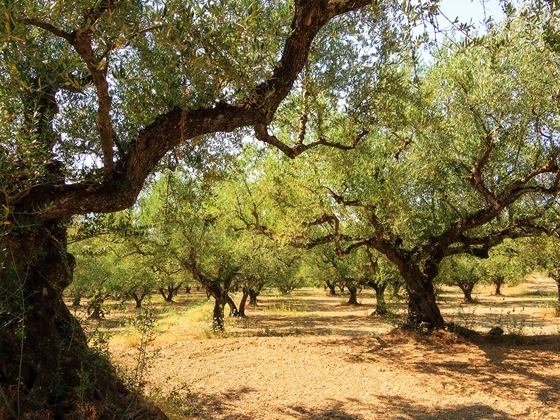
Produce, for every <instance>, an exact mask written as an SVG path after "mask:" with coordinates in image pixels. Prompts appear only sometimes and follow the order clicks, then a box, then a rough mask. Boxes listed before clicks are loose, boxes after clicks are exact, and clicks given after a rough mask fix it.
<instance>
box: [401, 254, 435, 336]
mask: <svg viewBox="0 0 560 420" xmlns="http://www.w3.org/2000/svg"><path fill="white" fill-rule="evenodd" d="M401 275H402V277H403V278H404V280H405V283H406V290H407V292H408V316H407V324H408V325H409V326H411V327H414V328H423V329H434V328H441V327H443V326H444V324H445V321H444V320H443V317H442V316H441V312H440V310H439V307H438V305H437V302H436V294H435V291H434V284H433V279H432V278H430V277H428V276H427V275H425V274H423V273H422V272H421V271H420V270H419V269H418V268H417V267H415V266H412V265H410V266H408V267H407V269H406V270H401Z"/></svg>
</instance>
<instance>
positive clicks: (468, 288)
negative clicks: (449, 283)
mask: <svg viewBox="0 0 560 420" xmlns="http://www.w3.org/2000/svg"><path fill="white" fill-rule="evenodd" d="M456 284H457V286H459V288H460V289H461V290H462V291H463V295H464V301H465V302H472V301H473V298H472V291H473V289H474V285H475V283H465V282H460V281H459V282H457V283H456Z"/></svg>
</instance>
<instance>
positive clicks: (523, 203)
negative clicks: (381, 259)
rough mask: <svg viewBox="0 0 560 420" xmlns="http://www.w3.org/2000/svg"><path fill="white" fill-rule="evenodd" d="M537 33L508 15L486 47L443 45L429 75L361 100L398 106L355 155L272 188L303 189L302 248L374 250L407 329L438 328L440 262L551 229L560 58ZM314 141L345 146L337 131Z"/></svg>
mask: <svg viewBox="0 0 560 420" xmlns="http://www.w3.org/2000/svg"><path fill="white" fill-rule="evenodd" d="M541 17H542V16H541ZM537 21H539V17H538V16H537V17H535V18H534V19H527V14H526V13H525V12H523V13H520V14H519V15H512V16H510V17H509V18H508V21H507V24H504V25H495V26H494V27H493V28H491V30H490V31H489V33H488V34H486V35H485V36H483V37H480V38H476V39H465V40H464V41H462V42H461V41H455V42H451V41H450V42H449V44H448V45H446V46H444V47H442V48H440V49H438V50H437V51H435V52H434V62H433V64H432V65H430V66H429V67H427V68H426V69H425V70H424V71H418V69H416V68H414V67H409V66H406V65H403V66H401V67H399V72H398V73H397V74H396V75H395V74H394V84H393V85H392V89H393V90H394V91H399V92H400V93H401V94H400V95H398V97H397V98H395V97H394V96H386V95H385V94H384V93H380V92H379V91H378V90H376V89H375V88H371V89H366V92H362V94H364V93H369V97H368V100H369V103H380V102H381V103H383V102H384V101H389V100H391V101H393V107H391V108H382V109H385V110H387V112H386V113H384V112H380V113H379V112H378V113H375V114H367V113H365V116H368V117H369V118H371V119H374V120H375V121H376V124H377V127H376V128H372V130H371V131H370V132H368V133H367V134H366V135H364V137H363V138H362V140H361V141H360V142H359V144H357V146H356V148H355V149H354V150H352V151H349V152H347V153H342V152H340V151H337V150H333V149H329V150H327V149H320V150H319V149H317V150H314V151H312V152H310V153H309V154H308V155H307V156H306V159H305V161H303V160H300V161H298V162H297V164H298V167H296V166H290V167H283V170H284V171H286V172H290V174H289V175H287V177H286V178H287V179H289V180H290V181H289V182H285V183H283V184H280V183H278V182H276V190H277V191H278V194H279V193H280V192H283V191H286V190H287V189H290V188H291V189H292V190H294V189H295V188H296V187H295V186H294V184H297V185H299V187H297V188H299V191H300V194H303V195H305V197H304V198H302V199H300V200H299V202H301V203H306V204H305V205H304V206H303V207H301V208H300V209H298V211H294V212H293V213H294V216H293V217H291V218H292V219H294V220H296V221H299V226H300V228H299V229H300V231H299V232H301V227H305V228H306V234H305V235H303V234H301V233H299V237H298V236H297V235H295V238H296V239H295V240H296V241H298V242H299V244H300V246H302V247H308V248H309V247H314V246H318V245H321V244H325V243H333V244H334V249H335V250H336V252H337V254H338V255H341V256H343V255H349V254H351V253H352V252H354V251H355V250H357V249H358V248H361V247H369V248H371V249H375V250H377V251H378V252H380V253H382V254H384V255H385V256H386V257H387V259H388V260H390V261H391V262H392V263H393V264H394V265H395V266H396V267H397V268H398V270H399V272H400V274H401V276H402V277H403V279H404V282H405V285H406V290H407V292H408V297H409V299H408V324H410V325H412V326H422V327H426V328H428V329H430V328H438V327H442V326H444V323H445V321H444V319H443V317H442V315H441V313H440V310H439V308H438V305H437V302H436V296H435V291H434V280H435V278H436V276H437V274H438V271H439V267H440V264H441V262H442V261H443V259H444V258H445V257H449V256H452V255H459V254H469V255H473V256H476V257H480V258H488V257H489V252H490V250H491V249H492V248H494V247H495V246H497V245H499V244H500V243H502V242H503V241H504V240H505V239H507V238H517V237H523V236H530V235H535V234H537V233H539V232H542V231H543V230H544V229H547V226H551V225H554V224H555V223H556V221H557V219H558V218H557V214H556V213H555V211H554V208H555V207H556V206H557V205H558V192H559V191H560V165H559V162H558V157H559V155H560V142H559V138H560V135H559V134H560V126H559V124H558V121H559V119H558V113H559V111H560V108H559V101H558V91H559V90H560V84H559V83H560V78H559V77H558V76H559V74H558V72H559V70H558V66H557V59H558V56H557V54H556V51H555V48H553V45H551V42H552V41H551V37H550V34H549V33H548V32H547V29H544V30H543V27H540V26H539V25H534V23H535V22H537ZM541 22H542V21H541ZM546 27H547V26H546V25H545V28H546ZM539 28H540V29H539ZM372 108H373V106H372ZM337 112H338V110H337V109H333V110H331V115H334V116H333V117H332V118H335V117H336V115H337ZM316 129H317V130H319V129H320V127H317V128H316ZM321 130H323V132H324V133H328V135H330V137H336V136H337V135H338V136H339V138H347V136H346V135H345V134H344V132H341V128H340V125H334V126H329V127H322V128H321ZM310 173H311V174H317V173H320V174H321V175H322V177H321V178H319V177H317V176H315V177H314V176H312V175H309V174H310ZM306 174H308V175H306ZM279 203H280V201H279ZM280 204H281V203H280ZM286 209H287V210H286V211H291V209H290V208H289V207H286ZM300 215H304V216H305V217H306V218H307V221H301V217H299V216H300Z"/></svg>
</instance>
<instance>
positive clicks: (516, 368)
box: [111, 279, 560, 420]
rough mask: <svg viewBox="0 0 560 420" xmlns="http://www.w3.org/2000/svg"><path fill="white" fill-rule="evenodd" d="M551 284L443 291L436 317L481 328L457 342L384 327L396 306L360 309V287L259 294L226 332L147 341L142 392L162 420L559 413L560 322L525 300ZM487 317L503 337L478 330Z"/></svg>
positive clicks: (129, 352) (122, 349)
mask: <svg viewBox="0 0 560 420" xmlns="http://www.w3.org/2000/svg"><path fill="white" fill-rule="evenodd" d="M554 287H555V285H554V283H546V282H544V281H542V280H539V279H537V280H534V281H531V282H529V283H528V284H525V285H523V286H519V287H518V288H517V289H516V290H513V289H511V290H509V289H505V290H504V293H505V294H506V295H505V296H490V295H489V294H488V293H487V290H481V291H480V292H479V293H478V294H475V296H474V297H475V298H476V299H477V300H478V302H477V303H476V304H474V305H463V304H462V303H461V302H460V295H459V294H457V293H456V292H454V291H450V290H448V291H445V290H444V291H442V294H443V295H445V296H444V298H442V303H441V306H442V309H443V312H444V314H445V315H444V316H445V317H446V319H447V320H449V319H450V318H451V319H453V320H456V321H457V322H460V321H463V322H462V323H463V324H464V323H467V324H469V323H470V325H468V326H470V327H475V329H477V330H479V331H481V332H482V333H483V334H481V336H480V337H478V338H475V339H472V340H468V341H467V340H466V339H463V338H461V337H457V336H455V335H453V334H451V333H448V332H445V331H440V332H437V333H435V334H434V335H432V336H430V337H426V336H421V335H418V334H415V333H407V332H403V331H401V330H393V325H392V324H393V323H396V322H398V318H399V315H398V314H397V315H396V316H395V319H393V320H389V321H387V320H384V319H380V318H376V317H372V316H370V314H371V312H372V311H373V308H374V300H373V296H372V295H368V294H362V295H361V296H362V305H360V306H357V307H353V306H348V305H345V304H344V298H343V297H341V296H338V297H327V296H324V295H323V294H322V293H321V292H320V291H318V292H316V293H315V294H312V295H310V294H309V293H302V294H301V295H299V296H298V295H297V294H296V296H294V297H293V298H291V299H288V300H287V299H280V298H279V297H274V296H265V297H263V298H262V299H261V300H260V303H259V306H258V307H257V308H255V309H249V311H248V318H247V319H246V320H243V321H230V322H229V323H228V332H227V333H226V334H225V335H222V336H216V337H211V338H206V337H200V335H198V336H197V335H189V334H187V333H185V332H184V330H181V328H180V326H177V327H176V328H173V330H175V331H176V334H175V335H174V338H173V339H172V340H170V339H169V338H166V339H161V340H158V338H156V340H154V342H153V343H152V346H151V347H152V348H153V349H156V348H157V357H155V358H153V359H152V360H150V361H149V363H148V365H149V369H148V371H147V373H146V381H147V386H146V390H147V392H148V393H151V394H152V395H159V397H160V399H161V400H162V401H163V400H165V402H164V405H166V406H167V407H168V409H169V407H175V408H176V410H175V411H174V412H172V413H171V412H170V414H171V415H172V417H173V418H186V419H199V420H210V419H216V420H249V419H263V420H284V419H286V420H287V419H300V420H358V419H359V420H362V419H363V420H366V419H403V420H404V419H415V420H427V419H449V420H454V419H456V420H459V419H462V420H465V419H473V420H474V419H492V420H510V419H511V420H513V419H535V420H536V419H560V334H559V333H560V319H558V318H554V317H552V311H551V309H550V305H548V304H547V303H546V302H545V304H541V303H535V301H534V297H535V296H538V295H539V293H544V292H542V291H543V290H554ZM533 289H534V291H535V293H534V294H532V292H533ZM537 292H538V293H537ZM539 302H540V301H539ZM394 310H395V311H396V312H398V310H397V306H395V308H394ZM497 324H500V325H502V327H503V328H504V329H505V330H506V333H507V332H509V333H510V334H511V335H508V336H502V337H497V338H490V337H488V336H487V335H486V334H485V331H487V329H488V327H489V326H492V325H497ZM508 330H509V331H508ZM533 334H538V335H533ZM111 351H112V353H113V355H114V358H115V360H116V361H117V363H124V364H130V363H132V359H133V358H134V357H135V354H137V351H136V349H134V348H131V347H129V346H127V345H124V344H122V343H120V344H113V345H112V346H111ZM171 411H173V410H171Z"/></svg>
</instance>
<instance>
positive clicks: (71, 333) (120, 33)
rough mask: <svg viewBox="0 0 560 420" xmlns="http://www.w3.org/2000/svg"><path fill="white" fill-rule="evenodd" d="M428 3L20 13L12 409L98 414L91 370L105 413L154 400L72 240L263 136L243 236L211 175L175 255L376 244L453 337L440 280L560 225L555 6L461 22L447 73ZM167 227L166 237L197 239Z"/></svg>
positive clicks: (0, 302) (5, 163)
mask: <svg viewBox="0 0 560 420" xmlns="http://www.w3.org/2000/svg"><path fill="white" fill-rule="evenodd" d="M418 3H419V2H415V1H400V0H382V1H372V0H351V1H348V0H316V1H307V0H294V1H292V2H283V1H275V0H272V1H253V0H251V1H248V0H241V1H231V0H224V1H219V2H217V1H213V0H207V1H198V2H184V1H178V0H177V1H176V0H162V1H151V2H146V1H140V0H136V1H129V0H120V1H117V0H101V1H97V0H96V1H91V0H79V1H72V2H70V1H66V0H61V1H49V2H40V1H37V0H21V1H18V2H13V1H4V2H3V3H2V4H3V13H2V14H1V15H0V57H1V58H0V192H1V194H0V208H1V212H2V213H1V214H2V216H1V219H0V223H1V224H2V226H3V228H4V229H3V231H2V232H1V236H0V267H1V270H2V271H1V273H2V277H1V285H0V286H1V287H0V325H2V326H3V328H2V330H0V344H1V346H0V355H1V356H2V363H1V364H0V391H1V393H0V397H4V396H6V395H15V397H14V398H13V399H12V400H10V401H8V402H7V405H6V406H7V408H6V409H5V410H4V409H2V410H4V411H2V412H0V414H1V416H4V417H8V418H10V417H12V418H21V417H22V416H24V415H27V413H30V412H33V411H39V410H46V411H43V413H46V414H44V415H45V416H47V415H49V416H52V417H60V418H62V417H64V416H66V415H70V414H69V413H76V412H79V410H80V409H83V407H80V406H79V404H80V403H83V401H79V399H78V395H77V390H78V388H79V387H80V386H83V385H84V384H83V383H82V379H83V375H82V373H83V371H84V369H86V370H88V372H89V371H92V372H96V374H95V375H92V377H93V376H95V377H97V378H99V379H98V382H97V383H96V384H88V385H90V386H91V387H92V389H93V391H92V392H91V393H89V394H88V395H90V394H91V395H97V394H99V395H103V396H104V397H105V398H106V399H105V400H103V404H102V403H100V402H99V401H100V400H101V399H100V398H94V397H92V398H91V400H89V401H87V403H88V404H91V406H93V407H95V410H98V411H99V413H102V414H100V416H101V418H109V417H110V416H114V415H118V416H119V417H124V416H125V413H126V410H129V409H131V407H132V404H141V402H139V401H138V400H137V399H135V398H134V396H132V395H131V394H130V392H128V391H127V390H126V388H125V387H124V386H122V384H120V382H119V381H118V380H117V379H116V378H115V375H114V372H113V371H112V370H111V368H110V367H109V366H108V365H107V364H106V363H105V362H102V361H101V360H100V359H99V358H98V357H97V356H96V355H95V354H94V353H92V352H91V350H90V349H88V347H87V339H86V337H85V334H84V332H83V330H82V329H81V327H80V325H79V324H78V323H77V322H76V320H75V319H74V318H73V317H72V316H71V314H70V312H69V311H68V309H67V308H66V306H65V304H64V302H63V300H62V293H63V291H64V290H65V289H66V288H67V287H68V285H69V284H70V283H71V282H72V274H73V270H74V267H75V264H76V258H74V257H73V256H72V255H71V254H69V253H68V252H67V228H68V225H69V223H70V222H71V218H72V217H73V216H76V215H82V216H86V217H93V216H92V214H94V213H97V214H99V213H111V212H116V211H119V210H123V209H126V208H129V207H131V206H133V205H134V203H135V202H136V200H137V198H138V196H139V195H141V192H142V190H143V188H144V187H145V185H146V180H148V179H151V180H154V181H156V182H155V184H154V185H158V184H157V180H158V177H159V176H161V175H160V174H161V173H162V172H161V170H162V169H163V168H173V167H178V166H181V168H182V170H183V171H184V172H185V173H186V174H188V175H189V176H192V175H193V174H194V175H196V176H200V177H201V179H206V180H211V179H213V178H219V177H220V174H222V173H223V171H224V170H226V169H228V168H229V166H230V165H231V162H232V156H236V155H238V154H239V152H240V151H241V149H242V148H244V147H245V146H247V144H248V143H251V144H254V143H252V142H254V141H258V142H260V143H261V144H265V145H267V146H272V150H274V152H268V153H266V152H262V151H259V150H256V155H254V156H252V157H251V156H250V157H249V158H247V160H248V162H249V163H251V164H252V163H253V162H255V165H253V166H254V168H255V170H254V171H247V173H248V174H249V175H248V176H246V177H245V178H244V184H242V185H244V186H245V187H244V189H243V187H241V189H239V190H237V192H235V193H232V194H230V195H228V194H225V196H227V197H232V198H233V197H237V198H236V200H237V201H236V203H237V204H238V205H237V207H236V209H235V212H236V216H237V221H236V222H235V223H233V222H232V223H229V222H228V223H227V224H224V225H219V224H217V222H215V220H214V218H213V217H212V211H213V210H212V209H203V210H204V211H200V212H198V210H199V209H198V208H196V206H197V205H201V206H203V205H204V204H200V203H201V198H202V197H206V195H205V194H208V193H209V191H205V190H204V188H203V186H204V185H205V184H204V183H201V184H198V185H195V188H191V189H185V191H183V192H184V193H185V194H184V195H182V197H183V198H184V199H185V200H188V205H187V206H184V205H182V204H184V203H173V202H172V201H168V202H167V203H166V206H167V207H165V209H163V208H162V211H164V212H165V211H170V209H177V211H178V213H177V214H174V215H173V216H176V217H175V220H174V222H175V223H176V224H175V226H182V227H188V229H187V228H186V229H183V232H182V233H185V234H187V236H186V237H187V238H188V239H189V240H192V241H193V243H195V242H196V241H195V240H196V239H197V238H198V239H200V238H205V240H204V241H199V242H198V243H197V244H196V245H192V244H191V246H190V248H189V247H187V251H188V252H187V253H186V254H180V253H177V255H175V256H178V257H180V258H178V259H177V263H178V265H179V266H182V267H183V268H188V269H189V270H190V272H191V274H192V275H193V277H197V276H198V279H199V280H200V279H202V280H203V281H206V280H204V278H206V279H207V280H208V281H207V283H208V284H211V283H212V282H213V281H214V280H216V279H219V283H220V284H225V282H226V281H230V280H232V278H233V277H235V276H238V275H239V274H238V272H239V270H238V267H239V261H238V259H239V258H240V255H241V254H242V253H234V252H231V253H229V252H225V253H224V252H223V250H224V248H223V247H222V245H224V244H230V243H231V242H229V241H230V240H231V239H232V238H234V237H236V236H238V235H244V234H246V233H247V237H246V238H251V241H253V239H254V241H253V242H251V241H248V242H246V243H245V245H246V244H247V243H250V244H251V246H252V247H253V248H251V247H249V248H251V249H257V248H258V249H265V248H266V249H267V252H269V251H270V252H271V253H272V255H274V256H275V257H276V256H277V255H275V254H274V253H275V252H277V250H271V249H270V248H267V246H265V245H264V242H259V241H260V240H261V239H262V238H261V239H256V237H254V238H253V237H251V236H250V235H249V234H248V231H249V230H252V231H253V233H255V232H257V233H259V234H261V235H264V236H265V237H268V238H272V237H274V238H276V239H275V240H278V241H279V243H280V244H281V245H283V246H287V245H290V246H292V247H295V248H299V249H308V248H312V247H314V246H317V245H325V244H327V243H332V244H334V250H335V252H336V254H338V256H343V255H348V254H351V253H352V252H354V251H356V250H357V249H358V248H361V247H366V248H368V249H370V250H377V251H378V252H380V253H382V254H384V255H385V256H386V258H387V259H388V260H389V261H391V262H392V263H393V264H395V266H396V267H397V268H398V270H399V271H400V273H401V275H402V276H403V278H404V280H405V282H406V288H407V291H408V294H409V322H410V323H411V324H414V325H420V324H422V325H427V326H428V327H430V328H433V327H441V326H442V325H443V323H444V320H443V318H442V317H441V314H440V313H439V309H438V308H437V305H436V302H435V296H434V293H433V279H434V278H435V276H436V274H437V271H438V267H439V264H440V262H441V261H442V259H443V258H444V257H445V256H449V255H452V254H459V253H469V254H473V255H476V256H483V257H485V256H487V255H488V252H489V250H490V249H491V248H492V247H493V246H495V245H496V244H498V243H500V242H502V241H503V240H504V238H507V237H516V236H524V235H528V234H532V233H534V232H537V231H543V230H545V231H552V230H554V226H555V222H556V219H557V215H556V213H555V212H554V211H553V209H554V207H555V206H556V204H557V193H558V190H559V189H560V186H559V185H560V170H559V166H558V154H559V153H560V149H559V144H558V128H559V127H558V118H557V116H558V92H559V91H560V86H559V85H558V83H559V82H558V80H559V78H558V52H559V48H558V45H560V42H558V39H559V36H558V33H557V30H556V26H557V22H556V19H557V17H556V16H557V15H556V14H555V13H556V10H555V7H556V5H555V2H545V1H537V0H535V1H533V2H526V3H524V4H523V6H522V7H520V8H519V9H518V10H516V9H515V8H514V7H513V6H512V5H511V4H509V3H507V4H505V5H506V6H507V7H506V11H507V19H506V20H505V21H504V23H502V24H496V25H489V26H488V33H487V34H484V35H482V36H478V37H474V36H473V35H472V33H471V32H469V31H466V30H465V27H463V26H460V27H459V29H460V30H463V33H462V35H451V36H449V37H448V38H447V41H446V42H445V45H443V46H441V48H438V49H437V50H436V51H434V54H433V56H434V57H433V60H432V61H431V62H430V64H429V65H428V64H425V63H424V64H423V63H422V60H421V54H422V53H421V51H422V48H423V47H424V46H425V45H426V42H428V41H429V38H427V37H426V36H425V35H424V34H423V33H422V30H420V31H419V30H418V27H420V28H421V27H422V25H424V27H426V28H427V26H428V25H429V24H430V22H431V23H434V22H435V16H436V15H437V12H438V7H437V6H438V2H437V1H435V0H434V1H433V2H432V1H430V2H420V3H419V4H418ZM318 146H321V147H318ZM256 149H258V147H257V148H256ZM304 152H305V153H304ZM259 153H261V154H260V155H259ZM300 155H303V156H300ZM297 156H300V158H302V159H300V160H299V161H298V162H296V163H295V164H294V165H288V164H287V162H288V160H289V159H292V158H295V157H297ZM251 159H252V160H251ZM261 163H262V166H259V165H261ZM249 166H250V165H249ZM249 172H250V173H249ZM187 179H188V177H187ZM267 182H269V183H268V184H267ZM162 185H163V184H162ZM191 186H192V185H191ZM177 187H178V188H183V187H184V184H180V183H179V184H177ZM256 191H263V192H264V191H267V192H268V193H269V194H270V196H269V198H267V199H266V200H260V196H257V195H255V192H256ZM189 194H190V195H189ZM193 194H194V195H193ZM243 196H245V197H248V198H249V200H248V201H244V200H243V199H241V198H240V197H243ZM171 198H172V197H171ZM142 199H143V200H144V204H146V208H147V209H149V208H150V206H152V208H156V207H157V206H158V205H160V204H161V203H152V204H150V203H148V201H149V199H150V197H149V196H147V195H146V196H145V197H142ZM141 204H142V203H141ZM175 204H177V206H176V207H173V206H174V205H175ZM179 204H181V205H179ZM189 206H190V207H189ZM234 208H235V206H234ZM207 210H210V211H207ZM275 215H276V216H277V217H274V216H275ZM152 220H153V218H152ZM220 220H223V219H220ZM191 222H196V223H191ZM142 226H143V227H144V225H142ZM158 226H159V225H158ZM169 226H173V225H172V224H171V225H169ZM169 226H167V227H166V229H169ZM218 228H219V229H218ZM146 232H147V233H148V234H150V233H153V234H154V235H152V237H151V238H150V239H152V240H155V241H162V243H165V241H166V240H168V238H166V237H165V235H170V238H172V236H173V235H174V234H177V233H178V232H179V231H171V230H168V231H167V232H159V233H161V235H159V236H156V235H155V233H156V229H152V230H150V229H146ZM163 233H165V235H163ZM169 240H171V239H169ZM260 247H264V248H260ZM171 249H172V250H173V248H171ZM247 249H248V248H247ZM280 249H282V248H280ZM285 249H288V248H285ZM204 250H210V251H211V252H202V251H204ZM290 252H291V251H290ZM288 253H289V252H288ZM195 254H196V255H195ZM296 254H297V253H296ZM195 256H196V257H197V258H194V257H195ZM169 257H170V258H169V260H170V261H171V257H172V255H170V256H169ZM198 257H200V259H199V258H198ZM230 257H231V258H230ZM294 258H295V256H294ZM280 259H281V260H282V261H283V263H285V262H288V261H292V256H289V257H288V259H283V258H282V257H281V258H280ZM248 266H250V265H248ZM204 267H207V268H204ZM166 270H167V268H165V267H159V271H160V272H166ZM171 271H172V270H171ZM171 271H169V272H171ZM203 277H204V278H203ZM212 279H213V280H212ZM222 292H223V290H222V291H220V292H219V293H216V296H218V295H220V296H222V297H223V293H222ZM14 297H17V298H14ZM47 354H48V355H60V357H51V358H50V359H49V360H45V355H47ZM60 372H65V375H64V377H63V376H62V375H60ZM13 390H15V391H13ZM8 391H9V392H8ZM14 392H15V394H14ZM96 393H97V394H96ZM88 407H89V406H88ZM6 410H7V411H6ZM115 413H116V414H115ZM150 416H151V418H158V417H163V416H162V414H161V413H159V412H158V411H157V410H155V409H154V410H153V411H151V412H150Z"/></svg>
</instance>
